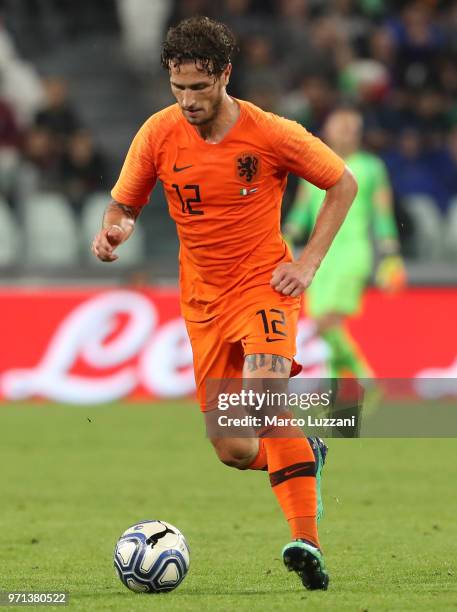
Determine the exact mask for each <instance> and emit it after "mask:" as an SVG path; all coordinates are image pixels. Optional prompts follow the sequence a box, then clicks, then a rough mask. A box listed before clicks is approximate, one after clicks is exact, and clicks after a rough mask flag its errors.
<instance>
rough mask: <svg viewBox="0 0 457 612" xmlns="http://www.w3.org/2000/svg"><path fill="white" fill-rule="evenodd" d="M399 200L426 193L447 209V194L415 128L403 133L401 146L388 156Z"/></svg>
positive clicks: (388, 163)
mask: <svg viewBox="0 0 457 612" xmlns="http://www.w3.org/2000/svg"><path fill="white" fill-rule="evenodd" d="M384 160H385V162H386V165H387V167H388V169H389V174H390V177H391V180H392V187H393V191H394V194H395V196H396V198H398V199H402V198H404V197H406V196H411V195H417V194H423V195H428V196H430V197H431V198H433V199H434V200H435V201H436V202H437V203H438V204H439V205H440V207H445V205H446V204H445V202H446V191H445V189H444V187H443V183H442V181H441V180H440V178H439V175H436V174H435V173H434V172H433V170H432V168H431V166H430V160H429V159H428V156H427V154H426V151H425V150H424V140H423V138H422V134H421V133H420V131H419V130H418V129H417V128H415V127H406V128H404V129H403V131H402V132H401V134H400V138H399V141H398V147H397V148H395V149H393V150H391V151H389V153H387V154H385V156H384Z"/></svg>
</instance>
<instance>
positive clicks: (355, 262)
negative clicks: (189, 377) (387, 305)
mask: <svg viewBox="0 0 457 612" xmlns="http://www.w3.org/2000/svg"><path fill="white" fill-rule="evenodd" d="M323 139H324V140H325V141H326V143H327V144H328V145H329V146H330V147H331V148H332V149H333V150H334V151H335V152H336V153H338V154H339V155H340V156H341V157H342V158H343V159H344V160H345V162H346V164H347V166H348V167H349V168H350V170H351V171H352V172H353V174H354V176H355V178H356V180H357V182H358V185H359V190H358V194H357V196H356V198H355V200H354V203H353V204H352V207H351V209H350V210H349V213H348V215H347V217H346V219H345V221H344V223H343V225H342V226H341V228H340V230H339V232H338V234H337V236H336V238H335V240H334V241H333V243H332V245H331V247H330V249H329V251H328V253H327V255H326V256H325V258H324V260H323V261H322V263H321V265H320V268H319V270H318V271H317V273H316V276H315V277H314V280H313V282H312V283H311V286H310V287H309V289H308V290H307V293H306V297H307V310H308V314H309V315H310V316H311V317H312V318H313V319H314V320H315V322H316V324H317V329H318V333H319V334H320V335H321V336H322V337H323V338H324V339H325V340H326V342H327V343H328V344H329V346H330V358H329V370H330V371H329V375H330V376H331V377H334V378H340V377H344V376H348V375H349V376H355V377H356V378H371V377H372V376H373V372H372V371H371V368H370V366H369V365H368V363H367V362H366V360H365V358H364V357H363V355H362V354H361V352H360V350H359V348H358V347H357V346H356V344H355V342H354V340H353V339H352V338H351V337H350V335H349V333H348V331H347V330H346V328H345V326H344V323H345V319H346V318H347V317H348V316H351V315H354V314H356V313H357V312H358V311H359V310H360V307H361V303H362V297H363V292H364V290H365V287H366V286H367V284H368V281H369V280H370V277H371V275H372V271H373V266H374V261H375V258H374V249H373V239H374V242H375V243H376V251H377V254H378V257H379V263H378V265H377V268H376V271H375V280H376V284H377V286H378V287H380V288H381V289H384V290H386V291H396V290H399V289H400V288H402V287H403V286H404V284H405V282H406V274H405V269H404V266H403V262H402V259H401V257H400V254H399V243H398V232H397V227H396V222H395V218H394V214H393V210H392V195H391V190H390V185H389V179H388V176H387V172H386V170H385V167H384V164H383V162H382V161H381V160H380V159H379V158H378V157H376V156H375V155H372V154H371V153H367V152H365V151H362V150H360V145H361V140H362V117H361V115H360V113H359V112H357V111H356V110H353V109H349V108H340V109H337V110H336V111H334V112H333V113H332V114H331V115H330V116H329V118H328V119H327V121H326V123H325V126H324V130H323ZM324 195H325V193H324V192H323V191H321V190H320V189H319V188H317V187H315V186H314V185H311V184H310V183H307V182H306V181H304V180H301V181H300V184H299V188H298V192H297V197H296V200H295V202H294V204H293V206H292V208H291V210H290V212H289V214H288V216H287V219H286V222H285V226H284V234H285V238H286V239H288V241H289V242H291V243H294V242H295V241H297V240H300V239H301V238H302V237H303V236H305V235H307V236H310V234H311V233H312V228H313V227H314V223H315V221H316V218H317V216H318V214H319V210H320V207H321V204H322V201H323V199H324Z"/></svg>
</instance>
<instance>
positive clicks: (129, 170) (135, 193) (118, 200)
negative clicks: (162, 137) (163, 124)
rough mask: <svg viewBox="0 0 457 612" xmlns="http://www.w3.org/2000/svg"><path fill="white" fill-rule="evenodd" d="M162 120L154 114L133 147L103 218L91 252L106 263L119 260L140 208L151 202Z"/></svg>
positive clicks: (142, 128) (133, 143)
mask: <svg viewBox="0 0 457 612" xmlns="http://www.w3.org/2000/svg"><path fill="white" fill-rule="evenodd" d="M159 124H160V121H159V120H158V117H157V115H153V116H152V117H151V118H150V119H148V121H146V123H145V124H144V125H143V126H142V127H141V128H140V130H139V131H138V133H137V134H136V136H135V138H134V139H133V141H132V144H131V145H130V148H129V151H128V153H127V157H126V158H125V162H124V165H123V167H122V170H121V174H120V176H119V179H118V181H117V183H116V185H115V186H114V188H113V189H112V191H111V196H112V198H113V199H112V200H111V202H110V203H109V204H108V206H107V207H106V210H105V213H104V215H103V222H102V228H101V230H100V231H99V232H98V234H97V235H96V236H95V238H94V240H93V242H92V252H93V253H94V255H95V256H96V257H98V259H100V260H101V261H104V262H112V261H116V259H117V258H118V255H117V254H116V253H115V252H114V251H115V249H116V248H117V247H118V246H119V245H120V244H122V243H123V242H125V241H126V240H128V238H129V237H130V236H131V235H132V233H133V230H134V227H135V222H136V220H137V218H138V216H139V214H140V212H141V209H142V208H143V207H144V206H145V205H146V204H147V203H148V201H149V197H150V195H151V191H152V190H153V188H154V185H155V183H156V181H157V170H156V164H155V157H156V155H155V146H156V141H157V132H158V129H159Z"/></svg>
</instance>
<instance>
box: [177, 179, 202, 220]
mask: <svg viewBox="0 0 457 612" xmlns="http://www.w3.org/2000/svg"><path fill="white" fill-rule="evenodd" d="M172 187H173V189H174V190H175V191H176V194H177V196H178V198H179V201H180V202H181V209H182V212H183V213H184V214H186V213H187V214H189V215H203V214H204V212H203V210H198V209H195V208H192V206H191V204H194V203H195V202H201V201H202V199H201V197H200V185H184V187H183V191H185V192H186V191H187V192H191V193H190V194H189V195H191V196H193V197H186V196H187V195H188V194H187V193H185V194H184V196H183V194H182V193H181V188H180V187H179V185H177V184H176V183H173V185H172Z"/></svg>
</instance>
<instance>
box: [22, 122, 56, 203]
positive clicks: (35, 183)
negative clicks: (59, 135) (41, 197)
mask: <svg viewBox="0 0 457 612" xmlns="http://www.w3.org/2000/svg"><path fill="white" fill-rule="evenodd" d="M58 187H59V155H58V153H57V151H56V148H55V143H54V141H53V138H52V135H51V133H50V132H49V131H48V130H47V129H45V128H42V127H38V126H33V127H31V128H30V129H29V130H28V132H26V134H25V137H24V146H23V158H22V162H21V167H20V181H18V182H17V185H16V195H17V198H18V201H19V202H20V203H21V202H24V201H25V200H26V199H27V198H28V197H29V196H30V195H32V194H33V193H37V192H40V191H55V190H58Z"/></svg>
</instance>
